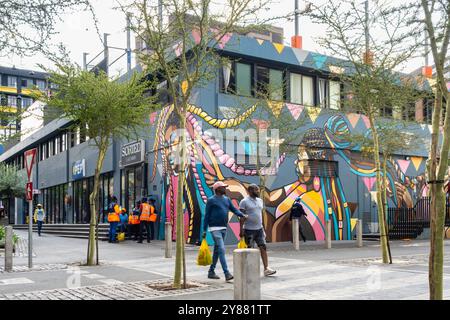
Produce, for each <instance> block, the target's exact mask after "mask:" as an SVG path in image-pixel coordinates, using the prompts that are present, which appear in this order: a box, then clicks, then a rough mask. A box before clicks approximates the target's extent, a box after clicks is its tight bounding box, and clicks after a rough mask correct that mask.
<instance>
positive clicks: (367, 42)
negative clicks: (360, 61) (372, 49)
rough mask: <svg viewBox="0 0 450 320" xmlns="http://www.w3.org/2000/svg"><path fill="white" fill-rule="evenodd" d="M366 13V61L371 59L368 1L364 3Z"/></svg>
mask: <svg viewBox="0 0 450 320" xmlns="http://www.w3.org/2000/svg"><path fill="white" fill-rule="evenodd" d="M364 11H365V15H366V21H365V22H366V23H365V26H364V34H365V37H366V59H367V60H368V59H369V57H368V55H369V37H370V35H369V0H366V1H365V3H364Z"/></svg>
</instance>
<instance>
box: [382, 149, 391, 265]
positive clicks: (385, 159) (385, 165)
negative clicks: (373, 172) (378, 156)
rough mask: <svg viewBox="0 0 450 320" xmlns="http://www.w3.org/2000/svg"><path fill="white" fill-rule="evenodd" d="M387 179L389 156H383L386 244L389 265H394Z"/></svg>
mask: <svg viewBox="0 0 450 320" xmlns="http://www.w3.org/2000/svg"><path fill="white" fill-rule="evenodd" d="M386 178H387V156H386V155H384V156H383V208H384V217H383V220H384V232H385V233H386V244H387V250H388V254H389V263H390V264H392V255H391V245H390V243H389V227H388V223H387V214H388V200H387V184H388V183H389V182H388V180H387V179H386Z"/></svg>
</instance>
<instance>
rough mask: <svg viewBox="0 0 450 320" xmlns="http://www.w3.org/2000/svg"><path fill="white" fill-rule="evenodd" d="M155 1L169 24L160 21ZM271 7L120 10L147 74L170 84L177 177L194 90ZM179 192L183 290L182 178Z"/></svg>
mask: <svg viewBox="0 0 450 320" xmlns="http://www.w3.org/2000/svg"><path fill="white" fill-rule="evenodd" d="M157 2H158V3H160V5H161V7H160V9H161V12H164V15H165V17H167V18H168V19H166V20H167V21H163V20H162V18H160V15H159V10H158V6H157V5H156V3H157ZM271 2H272V1H270V0H257V1H254V0H229V1H227V2H226V3H225V4H222V5H220V4H217V3H215V2H213V1H211V0H161V1H149V0H135V1H133V2H132V3H131V4H129V5H122V6H121V8H122V10H123V11H125V12H131V13H132V14H133V19H132V30H133V31H135V33H136V34H137V35H138V38H139V39H140V40H142V42H143V43H144V44H145V47H146V48H147V51H146V52H144V53H143V54H142V55H141V56H140V58H141V60H142V63H143V65H144V67H145V70H146V72H148V73H150V74H154V75H156V74H158V75H160V78H161V80H162V81H163V80H164V81H167V88H168V93H169V95H170V97H171V99H172V101H173V105H174V110H175V112H176V114H177V115H178V118H179V131H178V132H179V137H178V144H177V147H178V155H179V157H178V159H177V161H178V163H177V164H178V172H179V177H183V173H185V172H186V171H185V170H186V163H187V161H186V157H187V152H186V135H185V121H186V118H187V117H186V113H187V111H188V109H189V101H190V97H191V94H192V92H193V90H195V89H196V88H199V87H201V86H203V85H205V84H207V83H208V82H209V81H210V80H212V79H214V78H215V77H216V75H217V72H216V70H217V68H218V66H219V65H221V61H222V59H221V58H220V57H219V55H218V54H217V50H218V49H219V48H220V46H219V45H220V44H221V43H222V42H223V40H224V39H225V38H226V37H228V36H229V34H230V33H232V32H236V31H238V30H239V31H240V32H243V31H245V30H246V27H248V26H249V25H250V24H255V23H256V22H267V21H269V19H268V20H265V21H262V19H261V18H258V16H259V14H261V13H262V11H263V10H264V9H266V8H268V5H269V4H270V3H271ZM213 11H214V12H216V13H215V14H214V13H213ZM274 19H275V18H274ZM177 189H178V195H177V204H176V221H177V225H176V261H175V272H174V283H173V286H174V287H175V288H180V287H181V272H182V271H183V279H184V285H186V276H185V274H186V270H185V269H186V268H183V265H184V263H183V261H184V258H183V257H184V234H183V233H184V231H183V191H184V179H183V178H180V179H178V188H177Z"/></svg>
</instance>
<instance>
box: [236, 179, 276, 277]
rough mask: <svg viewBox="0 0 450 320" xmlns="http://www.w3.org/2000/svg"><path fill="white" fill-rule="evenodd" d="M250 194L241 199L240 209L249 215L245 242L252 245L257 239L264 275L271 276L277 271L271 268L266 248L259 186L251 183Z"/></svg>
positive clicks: (244, 227)
mask: <svg viewBox="0 0 450 320" xmlns="http://www.w3.org/2000/svg"><path fill="white" fill-rule="evenodd" d="M247 191H248V196H247V197H245V198H244V199H242V200H241V202H240V204H239V209H240V210H241V212H243V213H244V214H246V215H247V219H246V220H245V222H244V223H243V229H244V234H243V235H242V234H241V236H245V242H246V243H247V246H249V247H251V246H252V242H253V241H255V242H256V244H257V245H258V247H259V251H260V252H261V259H262V262H263V265H264V275H265V276H270V275H273V274H275V273H276V271H275V270H272V269H270V268H269V262H268V258H267V248H266V234H265V232H264V228H263V224H262V210H263V207H264V206H263V201H262V199H261V198H259V187H258V186H257V185H256V184H251V185H250V186H249V187H248V189H247Z"/></svg>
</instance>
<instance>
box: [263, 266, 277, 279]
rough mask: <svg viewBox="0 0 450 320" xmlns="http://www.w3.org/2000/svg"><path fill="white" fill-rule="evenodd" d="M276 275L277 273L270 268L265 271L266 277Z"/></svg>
mask: <svg viewBox="0 0 450 320" xmlns="http://www.w3.org/2000/svg"><path fill="white" fill-rule="evenodd" d="M275 273H276V271H275V270H272V269H270V268H267V269H266V270H264V276H266V277H268V276H271V275H273V274H275Z"/></svg>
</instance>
